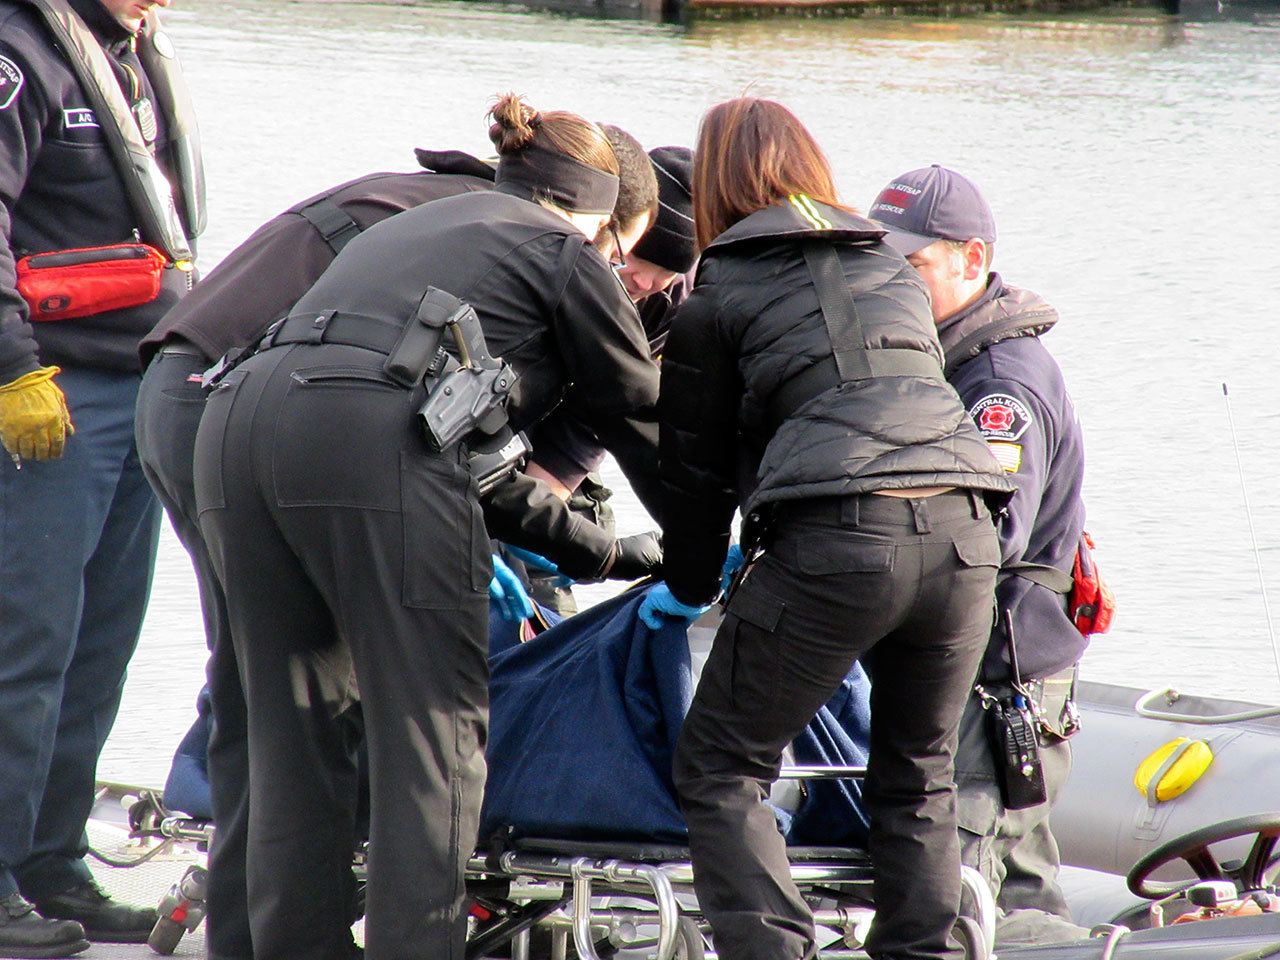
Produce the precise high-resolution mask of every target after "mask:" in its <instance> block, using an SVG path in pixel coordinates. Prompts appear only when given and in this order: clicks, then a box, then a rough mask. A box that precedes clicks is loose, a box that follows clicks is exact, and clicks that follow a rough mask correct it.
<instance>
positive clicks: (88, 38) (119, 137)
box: [26, 0, 193, 261]
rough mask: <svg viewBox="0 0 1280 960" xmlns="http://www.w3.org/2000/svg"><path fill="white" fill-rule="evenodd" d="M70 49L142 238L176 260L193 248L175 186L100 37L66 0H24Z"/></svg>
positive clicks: (189, 254) (70, 61)
mask: <svg viewBox="0 0 1280 960" xmlns="http://www.w3.org/2000/svg"><path fill="white" fill-rule="evenodd" d="M26 2H27V3H28V4H30V5H31V6H32V7H34V8H35V10H36V11H38V12H39V14H40V15H41V17H42V18H43V20H44V23H45V25H46V26H47V27H48V28H49V31H50V33H52V34H53V36H54V37H55V39H57V40H58V42H59V43H60V44H61V45H62V47H63V49H64V50H65V51H66V55H67V62H68V64H69V65H70V67H71V69H72V71H73V72H74V73H75V75H76V79H78V80H79V81H80V86H81V87H83V88H84V93H85V96H86V97H87V98H88V100H89V103H90V104H92V106H93V110H94V113H95V114H97V115H98V117H99V122H100V124H101V129H102V135H103V137H105V138H106V141H107V146H108V147H109V149H110V151H111V156H112V159H114V160H115V163H116V167H117V169H118V170H119V171H120V176H121V179H122V180H123V182H124V186H125V191H126V193H127V194H128V196H129V201H130V204H131V206H132V207H133V210H134V214H135V215H136V216H137V217H138V221H139V223H138V225H139V227H140V228H141V231H142V235H143V239H144V240H146V241H147V242H149V243H154V244H157V245H158V246H160V247H162V248H163V249H164V252H165V253H167V254H168V255H169V257H170V258H171V259H173V260H175V261H184V260H191V259H192V257H193V254H192V252H191V246H190V244H189V243H188V242H187V239H186V236H185V234H184V232H183V229H182V223H181V221H180V220H179V218H178V211H177V208H176V207H175V206H174V202H173V188H172V186H171V185H170V183H169V181H168V179H167V178H166V177H165V175H164V172H163V171H162V170H161V169H160V165H159V164H157V163H156V160H155V157H153V156H152V155H151V151H150V150H149V149H148V148H147V145H146V143H145V142H143V139H142V134H141V133H140V132H139V131H138V124H137V122H136V121H135V120H134V119H133V113H132V111H131V110H130V109H129V104H128V103H127V102H125V99H124V92H123V91H122V90H121V89H120V84H119V83H118V82H117V81H116V77H115V73H114V72H113V71H112V69H111V64H110V62H109V61H108V60H107V55H106V53H104V52H103V50H102V46H101V44H99V43H98V40H97V38H96V37H95V36H94V35H93V34H92V33H91V32H90V31H89V28H88V27H86V26H85V24H84V21H83V20H81V19H80V17H79V15H78V14H77V13H76V12H75V11H74V10H73V9H71V7H70V5H69V4H68V3H67V2H66V0H26Z"/></svg>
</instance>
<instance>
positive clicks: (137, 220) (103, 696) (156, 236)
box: [0, 0, 203, 956]
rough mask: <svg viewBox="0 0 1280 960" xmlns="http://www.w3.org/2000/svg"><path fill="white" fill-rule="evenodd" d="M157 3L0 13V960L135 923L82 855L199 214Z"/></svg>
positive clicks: (129, 932) (63, 947)
mask: <svg viewBox="0 0 1280 960" xmlns="http://www.w3.org/2000/svg"><path fill="white" fill-rule="evenodd" d="M168 5H169V4H168V0H0V441H3V445H4V448H5V451H6V453H7V456H5V457H3V458H0V530H3V531H4V532H3V534H0V689H3V690H4V696H3V697H0V810H3V815H0V955H9V956H12V955H14V953H15V952H16V953H20V954H21V955H25V956H62V955H65V954H66V953H68V952H74V950H75V949H79V948H80V946H81V945H83V943H84V941H83V939H82V934H87V936H88V937H89V938H90V939H95V940H117V941H120V940H125V941H143V940H146V938H147V935H148V934H149V932H150V929H151V926H152V925H153V924H154V922H155V911H154V910H150V909H141V908H135V907H130V906H127V905H124V904H120V903H116V902H115V901H113V900H111V899H109V898H108V897H106V896H105V895H104V894H103V893H102V892H101V891H100V889H99V888H98V887H97V885H96V884H95V883H94V882H93V879H92V877H91V875H90V873H89V868H88V867H87V866H86V865H85V863H84V861H83V856H84V854H85V852H86V847H85V840H84V827H85V822H86V819H87V817H88V815H89V810H90V808H91V806H92V804H93V793H94V776H95V770H96V766H97V760H98V754H99V752H100V751H101V749H102V745H103V742H104V741H105V740H106V738H107V734H108V732H109V731H110V729H111V725H112V723H113V721H114V719H115V715H116V710H117V708H118V706H119V703H120V693H121V689H122V687H123V683H124V672H125V666H126V664H127V663H128V661H129V658H130V656H131V655H132V653H133V650H134V647H135V645H136V643H137V639H138V633H139V630H140V628H141V625H142V617H143V612H144V609H145V607H146V601H147V593H148V589H149V587H150V582H151V571H152V563H153V560H154V554H155V547H156V537H157V533H158V530H159V508H158V506H157V505H156V501H155V497H154V496H153V494H152V492H151V488H150V487H149V486H148V485H147V482H146V478H145V477H144V476H143V475H142V471H141V469H140V468H139V466H138V461H137V454H136V451H135V449H134V438H133V409H134V399H135V396H136V394H137V390H138V381H139V370H138V353H137V351H138V340H139V338H140V337H141V336H142V335H143V334H145V333H146V332H147V331H148V330H149V329H151V327H152V326H153V325H154V324H155V322H156V320H157V319H159V317H160V316H161V314H163V313H164V311H165V310H166V309H168V308H169V307H170V306H172V305H173V304H174V303H176V302H177V300H178V299H179V297H181V296H182V295H183V294H184V293H185V292H186V291H187V289H188V288H189V287H190V285H191V281H192V278H193V274H192V272H191V258H192V250H191V244H190V238H191V237H193V236H194V235H195V234H197V233H198V232H199V230H200V228H201V226H202V222H203V209H202V205H203V182H202V179H201V175H200V159H199V152H198V148H197V145H196V137H195V128H194V122H193V118H192V115H191V107H190V101H189V97H188V96H187V93H186V89H185V87H184V86H183V84H182V82H181V74H180V71H179V68H178V63H177V60H176V59H175V58H174V51H173V45H172V43H171V41H170V40H169V38H168V36H167V35H166V34H165V33H163V32H162V31H161V30H160V28H159V25H158V23H157V21H156V15H155V12H154V11H153V10H151V8H152V7H154V6H168ZM175 198H176V204H175ZM31 320H35V321H40V322H38V323H35V324H34V326H32V325H31V324H29V322H28V321H31ZM64 391H65V396H64ZM73 423H74V427H73V426H72V424H73ZM73 434H74V435H73ZM24 898H25V899H24ZM28 901H30V902H32V903H34V905H35V908H36V911H37V912H36V913H32V912H30V906H29V904H28ZM41 917H44V918H46V919H43V920H42V919H41ZM54 918H61V919H63V920H72V921H78V922H76V923H59V922H55V919H54ZM81 926H83V928H84V930H83V931H82V930H81ZM23 951H26V952H25V953H23ZM33 951H34V952H33ZM49 951H52V952H49Z"/></svg>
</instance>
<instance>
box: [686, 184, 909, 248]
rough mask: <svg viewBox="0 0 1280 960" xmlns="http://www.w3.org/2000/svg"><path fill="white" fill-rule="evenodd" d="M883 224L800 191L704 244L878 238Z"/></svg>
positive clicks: (726, 244)
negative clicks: (774, 238) (780, 239)
mask: <svg viewBox="0 0 1280 960" xmlns="http://www.w3.org/2000/svg"><path fill="white" fill-rule="evenodd" d="M884 234H885V230H884V227H882V226H880V225H879V224H875V223H872V222H871V221H870V220H868V219H866V218H865V217H860V216H858V215H857V214H856V213H850V212H849V211H847V210H841V209H839V208H838V207H832V206H829V205H828V204H825V203H822V202H821V201H818V200H814V199H813V198H812V197H807V196H805V195H803V194H796V195H794V196H791V197H788V198H787V199H786V200H783V201H780V202H779V203H775V204H772V205H771V206H768V207H765V208H764V209H763V210H757V211H756V212H755V213H752V214H749V215H748V216H746V217H743V218H742V219H741V220H739V221H738V222H737V223H735V224H734V225H733V226H731V227H730V228H729V229H728V230H726V231H725V232H724V233H722V234H720V236H718V237H716V238H715V239H714V240H712V241H711V243H709V244H708V245H707V249H708V250H711V249H713V248H717V247H727V246H730V245H732V244H735V243H741V242H743V241H746V240H756V239H760V238H763V237H794V238H797V239H799V238H803V237H825V238H827V239H830V240H846V241H869V240H879V239H880V238H881V237H883V236H884Z"/></svg>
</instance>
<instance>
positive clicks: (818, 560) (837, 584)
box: [795, 531, 898, 616]
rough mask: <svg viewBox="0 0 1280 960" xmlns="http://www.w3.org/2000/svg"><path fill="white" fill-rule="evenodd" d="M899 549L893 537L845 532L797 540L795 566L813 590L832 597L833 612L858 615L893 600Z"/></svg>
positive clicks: (881, 606)
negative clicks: (820, 537)
mask: <svg viewBox="0 0 1280 960" xmlns="http://www.w3.org/2000/svg"><path fill="white" fill-rule="evenodd" d="M897 551H898V547H897V545H896V544H894V543H893V542H892V541H890V540H885V539H882V538H880V537H874V536H868V535H866V534H861V535H859V534H856V533H852V532H849V531H841V532H839V534H838V535H833V536H831V537H828V538H825V539H816V538H806V539H804V540H801V541H800V542H799V543H797V544H796V554H795V557H796V566H795V569H796V570H797V571H798V572H799V573H800V574H801V575H802V577H803V578H805V579H807V580H809V582H810V584H811V585H812V586H811V588H810V589H813V590H818V591H821V592H823V593H825V594H826V595H827V596H829V597H830V602H831V605H832V610H833V612H834V611H841V614H842V615H846V616H852V615H858V614H859V612H864V611H870V610H876V609H880V608H883V607H884V606H885V605H886V604H888V603H889V602H890V600H891V599H892V596H893V590H894V577H893V567H894V562H895V560H896V558H897Z"/></svg>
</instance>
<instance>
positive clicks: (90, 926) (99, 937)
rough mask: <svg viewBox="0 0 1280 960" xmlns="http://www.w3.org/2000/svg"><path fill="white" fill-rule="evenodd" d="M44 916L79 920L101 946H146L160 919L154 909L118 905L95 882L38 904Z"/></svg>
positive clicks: (40, 901)
mask: <svg viewBox="0 0 1280 960" xmlns="http://www.w3.org/2000/svg"><path fill="white" fill-rule="evenodd" d="M36 910H38V911H39V912H40V914H41V916H45V917H49V918H54V917H56V918H57V919H59V920H79V921H80V923H81V924H82V925H83V926H84V935H85V936H86V937H88V938H89V939H90V940H95V941H97V942H98V943H146V942H147V937H149V936H150V935H151V928H152V927H154V926H155V925H156V920H157V919H158V916H157V914H156V912H155V910H153V909H152V908H151V907H131V906H129V905H128V904H127V903H116V902H115V901H114V900H112V899H111V898H110V897H108V896H107V895H106V894H105V893H103V892H102V888H101V887H99V886H98V885H97V884H96V883H95V882H94V881H92V880H86V881H85V882H84V883H82V884H80V885H79V886H76V887H72V888H71V889H70V890H66V891H64V892H62V893H59V894H55V895H54V896H52V897H46V898H45V899H43V900H37V901H36Z"/></svg>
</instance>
